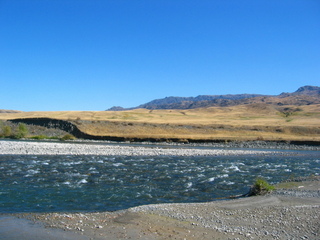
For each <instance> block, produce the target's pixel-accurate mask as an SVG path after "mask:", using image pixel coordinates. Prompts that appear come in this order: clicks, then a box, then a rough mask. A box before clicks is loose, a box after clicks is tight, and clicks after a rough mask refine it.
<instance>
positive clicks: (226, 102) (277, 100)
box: [108, 86, 320, 111]
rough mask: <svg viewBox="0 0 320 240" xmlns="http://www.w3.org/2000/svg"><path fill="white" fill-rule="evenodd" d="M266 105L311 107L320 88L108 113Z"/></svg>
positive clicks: (319, 99)
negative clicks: (254, 104)
mask: <svg viewBox="0 0 320 240" xmlns="http://www.w3.org/2000/svg"><path fill="white" fill-rule="evenodd" d="M253 103H265V104H273V105H280V106H281V105H309V104H319V103H320V87H316V86H304V87H300V88H299V89H298V90H297V91H295V92H293V93H281V94H279V95H275V96H274V95H261V94H227V95H199V96H197V97H165V98H162V99H155V100H153V101H151V102H148V103H145V104H141V105H139V106H137V107H134V108H126V109H125V108H121V107H112V108H110V109H108V111H121V110H131V109H137V108H146V109H150V110H153V109H194V108H206V107H214V106H219V107H226V106H235V105H241V104H253Z"/></svg>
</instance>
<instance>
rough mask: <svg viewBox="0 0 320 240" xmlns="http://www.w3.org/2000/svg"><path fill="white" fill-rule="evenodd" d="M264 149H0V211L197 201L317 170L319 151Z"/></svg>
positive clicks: (92, 208)
mask: <svg viewBox="0 0 320 240" xmlns="http://www.w3.org/2000/svg"><path fill="white" fill-rule="evenodd" d="M286 153H287V154H285V155H282V154H279V155H278V154H270V155H268V154H267V155H265V156H255V155H241V156H213V157H212V156H211V157H203V156H195V157H181V156H155V157H150V156H147V157H144V156H134V157H128V156H116V157H110V156H68V155H66V156H24V155H4V156H0V181H1V185H0V212H42V211H46V212H50V211H105V210H107V211H113V210H119V209H125V208H128V207H132V206H137V205H142V204H150V203H168V202H203V201H211V200H214V199H216V198H221V197H227V196H230V195H237V194H244V193H246V192H248V190H249V186H250V185H251V184H252V183H253V181H254V179H255V178H256V177H258V176H261V177H264V178H265V179H267V180H268V181H269V182H271V183H277V182H279V181H282V180H285V179H288V178H290V177H292V176H308V175H311V174H320V153H319V152H317V151H287V152H286Z"/></svg>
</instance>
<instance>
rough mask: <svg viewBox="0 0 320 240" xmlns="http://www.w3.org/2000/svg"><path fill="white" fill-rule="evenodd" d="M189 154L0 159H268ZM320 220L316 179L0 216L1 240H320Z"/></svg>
mask: <svg viewBox="0 0 320 240" xmlns="http://www.w3.org/2000/svg"><path fill="white" fill-rule="evenodd" d="M189 150H190V151H188V148H183V149H170V148H157V147H141V146H139V147H135V146H132V147H131V146H118V145H113V146H110V145H86V144H69V143H40V142H23V141H0V151H1V154H57V155H58V154H66V153H67V154H68V155H70V154H93V155H95V154H127V155H132V154H141V155H146V154H155V155H159V154H169V155H171V154H172V155H177V154H183V155H181V156H185V155H186V154H187V156H193V155H195V154H200V155H206V154H213V155H217V154H222V155H223V154H227V155H229V154H230V155H239V154H272V151H254V150H250V149H248V150H239V151H238V150H231V149H230V150H226V149H222V150H221V149H199V152H197V151H195V149H192V148H190V149H189ZM196 150H198V149H196ZM218 150H220V151H218ZM26 151H27V152H26ZM319 219H320V178H319V177H315V178H314V179H312V181H306V180H304V181H301V182H296V183H293V184H289V187H287V189H284V190H277V191H276V192H274V193H273V194H271V195H267V196H258V197H250V198H241V199H235V200H228V201H226V200H225V201H215V202H207V203H188V204H181V203H180V204H156V205H144V206H138V207H134V208H130V209H127V210H122V211H116V212H97V213H88V212H84V213H25V214H11V215H9V214H3V215H1V214H0V239H3V240H11V239H19V238H20V239H21V238H23V239H33V240H36V239H49V240H51V239H52V240H55V239H68V240H75V239H80V240H81V239H88V240H89V239H98V240H99V239H197V240H199V239H319V237H320V223H319Z"/></svg>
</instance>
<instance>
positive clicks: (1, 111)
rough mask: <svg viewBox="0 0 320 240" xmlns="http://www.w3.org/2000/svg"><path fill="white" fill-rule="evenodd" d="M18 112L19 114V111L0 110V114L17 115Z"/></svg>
mask: <svg viewBox="0 0 320 240" xmlns="http://www.w3.org/2000/svg"><path fill="white" fill-rule="evenodd" d="M19 112H21V111H17V110H7V109H0V113H19Z"/></svg>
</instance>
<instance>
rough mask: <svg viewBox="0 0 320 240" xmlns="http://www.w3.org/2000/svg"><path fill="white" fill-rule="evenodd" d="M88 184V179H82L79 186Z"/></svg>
mask: <svg viewBox="0 0 320 240" xmlns="http://www.w3.org/2000/svg"><path fill="white" fill-rule="evenodd" d="M85 183H88V181H87V179H81V180H80V181H79V182H78V184H85Z"/></svg>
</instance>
